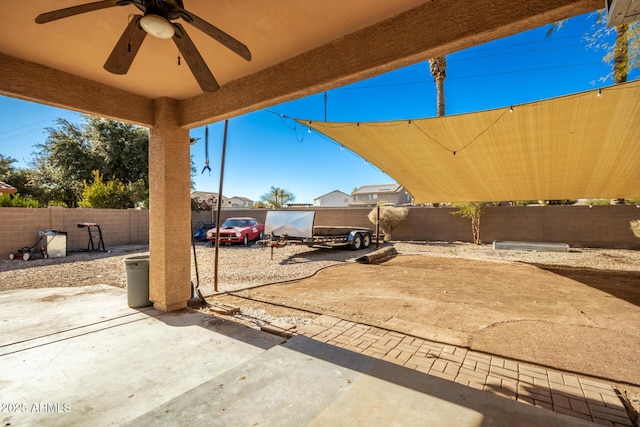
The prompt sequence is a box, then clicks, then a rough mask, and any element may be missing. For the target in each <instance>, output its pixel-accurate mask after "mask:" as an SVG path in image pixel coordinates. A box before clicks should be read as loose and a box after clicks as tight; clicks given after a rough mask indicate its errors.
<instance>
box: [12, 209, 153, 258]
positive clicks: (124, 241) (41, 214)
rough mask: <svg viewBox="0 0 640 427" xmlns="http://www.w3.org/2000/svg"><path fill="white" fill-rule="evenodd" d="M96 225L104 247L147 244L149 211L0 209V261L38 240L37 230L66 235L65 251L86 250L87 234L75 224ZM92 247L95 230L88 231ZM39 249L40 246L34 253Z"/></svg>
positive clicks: (84, 229)
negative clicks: (91, 237) (55, 231)
mask: <svg viewBox="0 0 640 427" xmlns="http://www.w3.org/2000/svg"><path fill="white" fill-rule="evenodd" d="M87 222H88V223H95V224H98V225H100V229H101V230H102V235H103V239H104V244H105V246H106V247H107V249H108V248H109V247H113V246H120V245H132V244H148V243H149V211H142V210H136V209H66V208H62V207H57V206H56V207H50V208H43V209H25V208H0V258H2V259H5V258H7V257H8V256H9V254H10V253H12V252H17V251H18V249H20V248H22V247H25V246H32V245H33V244H35V242H36V241H37V240H38V231H39V230H59V231H64V232H66V233H67V250H68V251H70V252H71V251H78V250H87V248H88V245H89V233H88V231H87V228H78V223H87ZM91 231H92V235H93V236H94V238H93V241H94V247H95V248H96V249H97V247H98V238H97V236H98V232H97V231H98V230H97V228H96V227H92V228H91ZM39 249H40V245H38V247H37V248H36V250H39Z"/></svg>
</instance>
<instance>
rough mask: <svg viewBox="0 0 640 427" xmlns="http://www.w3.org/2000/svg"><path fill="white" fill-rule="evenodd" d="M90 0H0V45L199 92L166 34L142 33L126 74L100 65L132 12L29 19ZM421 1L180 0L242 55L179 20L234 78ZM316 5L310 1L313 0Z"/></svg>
mask: <svg viewBox="0 0 640 427" xmlns="http://www.w3.org/2000/svg"><path fill="white" fill-rule="evenodd" d="M90 2H91V0H84V1H83V0H58V1H47V2H43V1H41V0H20V1H10V2H9V1H5V2H2V5H1V6H0V10H2V16H3V18H2V19H3V25H1V26H0V51H2V52H4V53H7V54H9V55H12V56H15V57H17V58H21V59H26V60H28V61H31V62H35V63H38V64H44V65H47V66H49V67H52V68H55V69H58V70H62V71H65V72H67V73H70V74H73V75H77V76H81V77H84V78H87V79H90V80H94V81H96V82H100V83H104V84H107V85H109V86H113V87H116V88H120V89H124V90H126V91H128V92H132V93H135V94H139V95H143V96H145V97H149V98H158V97H161V96H166V97H170V98H176V99H185V98H190V97H192V96H195V95H198V94H199V93H201V92H202V91H201V89H200V87H199V86H198V84H197V83H196V80H195V79H194V78H193V76H192V74H191V71H190V70H189V67H188V66H187V64H185V63H184V61H181V64H182V65H178V56H179V52H178V50H177V48H176V46H175V44H174V43H173V41H172V40H162V39H157V38H154V37H150V36H148V37H146V38H145V40H144V42H143V44H142V47H141V48H140V51H139V52H138V54H137V56H136V58H135V60H134V61H133V64H132V66H131V68H130V70H129V72H128V73H127V74H126V75H116V74H111V73H109V72H107V71H106V70H105V69H104V68H103V64H104V63H105V61H106V59H107V57H108V56H109V54H110V53H111V50H112V49H113V47H114V45H115V44H116V42H117V41H118V39H119V38H120V35H121V34H122V32H123V31H124V29H125V28H126V26H127V24H128V22H129V20H130V19H131V17H132V15H137V14H141V12H140V11H139V10H138V9H137V8H136V7H135V6H133V5H126V6H117V7H111V8H108V9H102V10H97V11H92V12H88V13H84V14H81V15H76V16H72V17H68V18H64V19H60V20H57V21H53V22H49V23H45V24H36V23H35V22H34V19H35V17H36V16H37V15H39V14H40V13H44V12H49V11H51V10H56V9H61V8H64V7H70V6H75V5H79V4H83V3H90ZM419 3H421V0H394V1H393V2H387V1H384V2H382V1H377V0H358V1H357V2H356V1H344V0H323V1H322V2H321V3H319V2H316V1H303V2H301V1H297V0H279V1H278V2H275V3H274V2H268V1H264V0H243V1H228V0H225V1H195V0H191V1H189V0H185V1H184V6H185V9H186V10H188V11H190V12H193V13H194V14H196V15H198V16H199V17H201V18H203V19H205V20H207V21H209V22H210V23H211V24H213V25H215V26H217V27H218V28H220V29H221V30H223V31H225V32H227V33H228V34H230V35H231V36H233V37H234V38H236V39H238V40H240V41H241V42H243V43H244V44H245V45H247V47H248V48H249V50H250V51H251V54H252V60H251V61H250V62H247V61H245V60H244V59H242V58H240V57H239V56H237V55H235V54H234V53H233V52H231V51H230V50H229V49H227V48H225V47H224V46H223V45H222V44H220V43H218V42H217V41H216V40H214V39H212V38H211V37H209V36H207V35H206V34H204V33H203V32H202V31H200V30H198V29H197V28H195V27H193V26H190V25H189V24H187V23H185V22H184V21H182V20H177V21H176V22H179V23H182V25H183V26H184V27H185V29H186V30H187V32H188V34H189V36H190V37H191V39H192V40H193V42H194V44H195V45H196V47H197V48H198V50H199V51H200V53H201V55H202V56H203V58H204V59H205V61H206V62H207V64H208V65H209V68H210V70H211V71H212V73H213V74H214V76H215V77H216V79H217V80H218V82H219V83H220V85H224V84H226V83H228V82H229V81H232V80H236V79H239V78H241V77H244V76H247V75H249V74H252V73H255V72H258V71H260V70H263V69H265V68H268V67H271V66H273V65H275V64H277V63H279V62H282V61H284V60H286V59H288V58H291V57H294V56H297V55H299V54H301V53H303V52H306V51H308V50H310V49H313V48H315V47H318V46H320V45H323V44H325V43H328V42H330V41H332V40H334V39H337V38H339V37H342V36H345V35H347V34H349V33H352V32H354V31H357V30H360V29H362V28H365V27H367V26H369V25H372V24H374V23H376V22H378V21H380V20H383V19H386V18H389V17H391V16H393V15H395V14H397V13H399V12H402V11H404V10H406V9H409V8H411V7H413V6H416V5H418V4H419ZM320 4H321V5H322V7H318V6H319V5H320Z"/></svg>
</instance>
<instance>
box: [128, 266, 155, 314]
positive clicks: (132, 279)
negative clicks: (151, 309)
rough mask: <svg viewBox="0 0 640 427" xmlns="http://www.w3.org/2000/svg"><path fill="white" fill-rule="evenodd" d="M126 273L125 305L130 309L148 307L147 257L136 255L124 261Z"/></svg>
mask: <svg viewBox="0 0 640 427" xmlns="http://www.w3.org/2000/svg"><path fill="white" fill-rule="evenodd" d="M124 268H125V270H126V272H127V303H128V304H129V307H131V308H138V307H148V306H150V305H153V303H152V302H151V301H149V255H138V256H132V257H129V258H125V259H124Z"/></svg>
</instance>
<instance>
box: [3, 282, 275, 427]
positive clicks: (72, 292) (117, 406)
mask: <svg viewBox="0 0 640 427" xmlns="http://www.w3.org/2000/svg"><path fill="white" fill-rule="evenodd" d="M0 301H1V302H2V307H3V310H2V313H1V314H0V325H2V331H3V333H2V345H0V403H2V404H3V405H6V406H5V407H3V408H2V413H0V422H1V425H3V426H4V425H11V426H22V425H94V426H98V425H121V424H123V423H125V422H127V421H129V420H131V419H133V418H135V417H137V416H139V415H140V414H143V413H145V412H147V411H150V410H152V409H153V408H155V407H157V406H158V405H160V404H162V403H164V402H166V401H168V400H170V399H172V398H174V397H176V396H179V395H181V394H183V393H185V392H187V391H188V390H190V389H192V388H193V387H196V386H198V385H199V384H202V383H203V382H206V381H208V380H210V379H211V378H213V377H216V376H217V375H220V374H221V373H223V372H226V371H228V370H229V369H231V368H233V367H235V366H238V365H240V364H242V363H244V362H246V361H247V360H250V359H251V358H253V357H255V356H256V355H257V354H259V353H262V352H264V351H265V350H266V349H268V348H271V347H273V346H274V345H277V344H278V343H280V342H282V339H281V338H279V337H275V336H273V335H270V334H266V333H263V332H260V331H256V330H253V329H249V328H246V327H244V326H241V325H238V324H236V323H234V322H224V321H220V320H219V319H216V318H212V317H211V316H206V315H203V314H201V313H198V312H191V311H183V312H180V313H177V314H166V313H161V312H158V311H155V310H153V309H146V310H144V311H138V310H134V309H130V308H128V307H127V299H126V294H125V292H124V290H121V289H115V288H112V287H107V286H105V287H102V286H98V287H90V288H55V289H34V290H24V291H11V292H5V293H0ZM52 305H55V307H52Z"/></svg>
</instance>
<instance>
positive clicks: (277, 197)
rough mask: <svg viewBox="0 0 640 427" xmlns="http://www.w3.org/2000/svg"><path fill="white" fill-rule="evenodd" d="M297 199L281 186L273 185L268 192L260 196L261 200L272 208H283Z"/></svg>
mask: <svg viewBox="0 0 640 427" xmlns="http://www.w3.org/2000/svg"><path fill="white" fill-rule="evenodd" d="M295 199H296V197H295V196H294V195H293V194H292V193H290V192H288V191H287V190H285V189H284V188H280V187H271V190H270V191H269V192H268V193H266V194H263V195H262V196H260V200H261V201H262V202H263V203H265V204H266V205H267V206H270V207H272V208H281V207H283V206H284V205H285V204H287V203H288V202H293V201H294V200H295Z"/></svg>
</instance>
